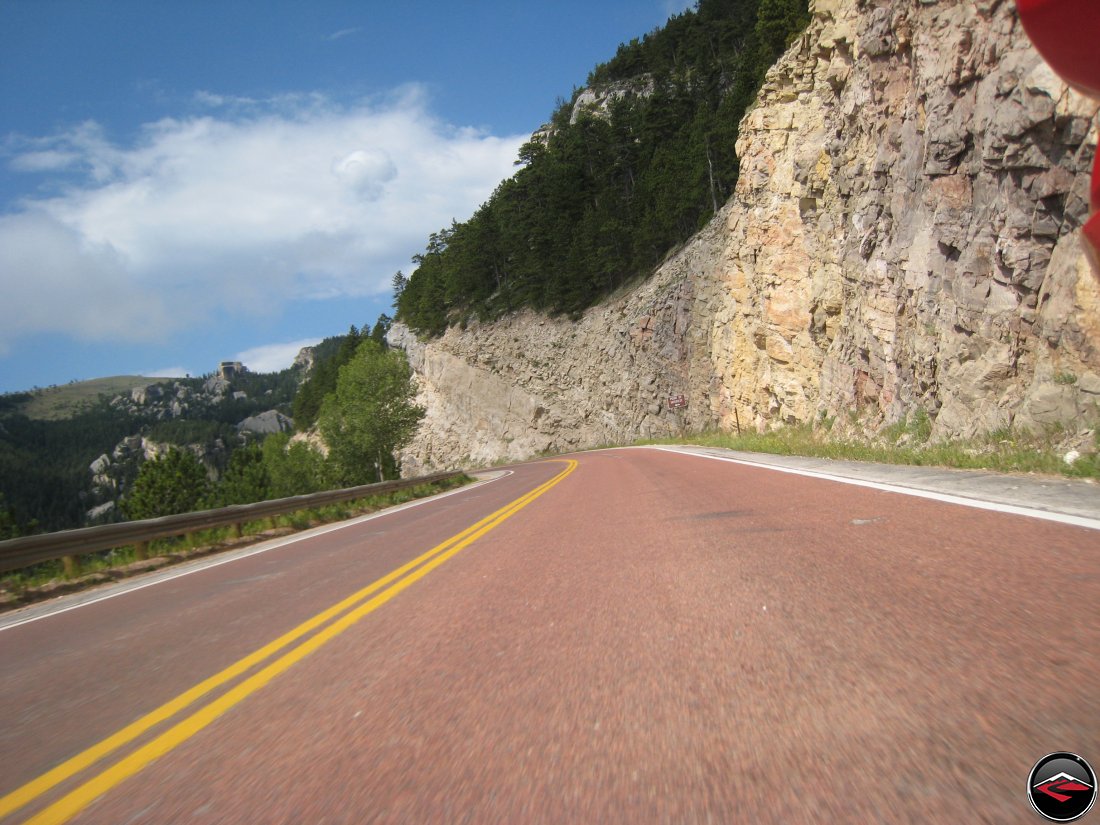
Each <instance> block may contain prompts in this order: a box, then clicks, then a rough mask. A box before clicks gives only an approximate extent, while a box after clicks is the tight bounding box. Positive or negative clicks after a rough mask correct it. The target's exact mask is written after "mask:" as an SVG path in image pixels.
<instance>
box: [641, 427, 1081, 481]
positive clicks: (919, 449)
mask: <svg viewBox="0 0 1100 825" xmlns="http://www.w3.org/2000/svg"><path fill="white" fill-rule="evenodd" d="M930 434H931V424H930V422H929V420H928V417H927V415H924V414H921V413H918V414H917V415H915V416H911V417H910V420H908V421H906V422H902V423H900V424H895V425H892V426H890V427H887V428H885V429H884V430H883V431H882V432H880V433H879V434H878V435H877V436H875V437H863V438H859V437H851V436H849V437H844V436H840V435H836V434H834V432H833V422H832V421H830V420H828V419H822V420H821V421H820V422H819V423H818V425H817V426H816V427H814V426H811V425H808V424H804V425H798V426H787V427H782V428H780V429H776V430H772V431H770V432H766V433H755V432H754V433H742V434H741V435H736V434H733V433H719V432H701V433H693V434H687V435H685V436H683V437H679V438H670V439H659V440H654V441H645V442H638V443H648V444H697V445H700V446H704V447H724V448H726V449H731V450H744V451H747V452H757V453H771V454H773V455H797V456H807V457H812V458H835V459H844V460H849V461H874V462H879V463H882V464H909V465H915V466H927V467H955V468H959V469H971V470H993V471H996V472H1004V473H1045V474H1049V475H1063V476H1069V477H1076V478H1100V455H1098V454H1097V453H1096V452H1093V453H1091V454H1087V453H1085V452H1084V451H1082V453H1083V454H1082V455H1081V457H1080V458H1079V459H1077V461H1075V462H1074V463H1073V464H1072V465H1071V464H1067V463H1066V462H1065V461H1064V460H1063V456H1064V455H1065V453H1066V449H1065V448H1064V446H1063V443H1064V434H1063V433H1062V432H1061V431H1058V430H1051V431H1050V432H1048V433H1043V434H1034V433H1023V432H1015V431H1002V432H997V433H992V434H990V435H988V436H986V437H984V438H979V439H969V440H956V441H943V442H939V441H937V442H932V441H930V440H929V436H930ZM1098 436H1100V431H1098ZM1094 440H1095V445H1096V446H1097V447H1100V437H1094Z"/></svg>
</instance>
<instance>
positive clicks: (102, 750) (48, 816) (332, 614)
mask: <svg viewBox="0 0 1100 825" xmlns="http://www.w3.org/2000/svg"><path fill="white" fill-rule="evenodd" d="M565 463H566V465H567V466H566V468H565V469H564V470H562V471H561V472H560V473H558V474H557V475H556V476H554V477H553V478H552V479H550V480H549V481H547V482H545V483H544V484H541V485H539V486H538V487H536V488H535V489H534V490H531V491H530V492H529V493H527V494H526V495H523V496H520V497H519V498H517V499H516V500H515V501H513V502H511V503H510V504H507V505H505V506H504V507H502V508H500V509H499V510H497V511H496V512H495V513H491V514H490V515H488V516H486V517H485V518H483V519H482V520H481V521H479V522H477V523H476V524H473V525H471V526H470V527H467V528H466V529H465V530H463V531H462V532H461V533H458V534H456V535H454V536H451V538H449V539H447V540H446V541H444V542H443V543H442V544H438V545H436V546H435V547H433V548H432V549H431V550H429V551H428V552H426V553H424V554H423V555H421V556H418V557H417V558H415V559H413V560H412V561H410V562H408V563H407V564H404V565H402V566H401V567H398V568H397V569H396V570H394V571H392V572H391V573H387V574H386V575H385V576H383V577H382V578H380V579H378V580H377V581H375V582H373V583H371V584H370V585H368V586H367V587H364V588H363V589H362V590H360V591H358V592H357V593H353V594H352V595H351V596H348V597H347V598H346V599H344V600H343V601H341V602H339V603H337V604H334V605H333V606H332V607H330V608H328V609H327V610H324V611H322V612H321V613H318V614H317V615H316V616H314V617H313V618H311V619H309V620H308V621H306V622H303V623H302V624H300V625H298V626H297V627H296V628H294V629H293V630H291V631H290V632H288V633H285V634H283V635H282V636H280V637H279V638H278V639H275V641H273V642H271V643H270V644H267V645H265V646H264V647H261V648H260V649H259V650H257V651H255V652H254V653H251V654H249V655H248V656H245V657H244V658H243V659H240V660H239V661H237V662H234V663H233V664H232V665H230V666H229V667H227V668H225V670H222V671H221V672H220V673H217V674H215V675H214V676H211V677H210V678H209V679H206V680H205V681H203V682H200V683H199V684H197V685H195V686H194V687H193V688H191V689H189V690H187V691H184V692H183V693H181V694H180V695H179V696H177V697H176V698H174V699H172V700H171V701H169V702H166V703H165V704H163V705H161V706H160V707H159V708H157V709H156V710H154V711H151V712H150V713H147V714H146V715H145V716H142V717H141V718H140V719H138V720H137V721H135V722H132V723H131V724H129V725H127V726H126V727H125V728H123V729H122V730H120V731H118V732H117V733H115V734H113V735H111V736H109V737H107V738H106V739H104V740H102V741H101V742H99V743H97V744H95V745H93V746H92V747H90V748H88V749H87V750H85V751H83V752H81V753H79V754H77V755H76V756H74V757H72V758H71V759H69V760H67V761H65V762H63V763H61V764H60V765H58V766H57V767H56V768H53V769H52V770H50V771H47V772H46V773H44V774H42V775H41V776H39V777H38V778H36V779H33V780H31V781H30V782H28V783H27V784H26V785H23V786H22V787H20V788H17V789H16V790H14V791H12V792H11V793H9V794H7V795H6V796H4V797H2V798H0V818H2V817H6V816H8V815H9V814H11V813H12V812H14V811H16V810H18V809H19V808H22V807H23V806H24V805H26V804H28V803H30V802H32V801H33V800H35V799H37V798H38V797H39V796H41V795H42V794H44V793H46V792H47V791H48V790H50V789H51V788H53V787H55V786H56V785H58V784H60V783H61V782H64V781H66V780H67V779H70V778H71V777H73V776H75V775H76V774H78V773H80V772H81V771H83V770H85V769H87V768H89V767H91V766H92V765H94V764H95V763H97V762H99V761H100V760H101V759H103V758H105V757H106V756H108V755H109V754H111V753H113V752H114V751H116V750H117V749H119V748H121V747H123V746H124V745H126V744H128V743H129V742H132V741H133V740H135V739H136V738H138V737H139V736H141V735H142V734H143V733H145V732H146V731H148V730H149V729H150V728H153V727H154V726H156V725H158V724H160V723H161V722H164V721H165V720H167V719H170V718H171V717H173V716H175V715H176V714H177V713H179V712H180V711H182V710H183V709H185V708H187V707H189V706H191V705H192V704H194V703H195V702H197V701H198V700H199V699H201V698H202V697H203V696H205V695H206V694H208V693H210V692H211V691H213V690H214V689H215V688H217V687H219V686H221V685H223V684H225V683H226V682H228V681H230V680H232V679H234V678H236V677H237V676H240V675H241V674H243V673H246V672H247V671H249V670H251V669H252V668H253V667H254V666H256V665H258V664H260V663H261V662H264V661H266V660H267V659H270V658H271V657H272V656H274V655H275V654H276V653H278V652H280V651H282V650H283V649H284V648H287V647H290V646H291V645H293V644H294V643H295V642H297V641H298V640H299V639H301V638H302V637H303V636H306V635H307V634H309V633H311V632H312V631H314V630H316V629H317V628H322V629H321V630H319V631H318V632H317V633H316V634H314V635H313V636H311V637H310V638H308V639H307V640H306V641H304V642H302V643H301V644H299V645H298V646H297V647H292V648H291V649H290V650H288V651H287V652H285V653H283V654H282V655H281V656H279V658H277V659H275V660H274V661H273V662H271V663H270V664H268V665H267V666H266V667H264V668H263V669H262V670H259V671H257V672H256V673H254V674H253V675H251V676H249V677H248V678H247V679H245V680H244V681H242V682H240V683H239V684H237V685H235V686H234V687H232V688H231V689H229V690H228V691H226V692H225V693H224V694H222V695H221V696H220V697H218V698H217V699H215V700H214V701H212V702H210V703H209V704H207V705H204V706H203V707H201V708H199V709H198V710H196V711H195V712H194V713H192V714H191V715H190V716H188V717H186V718H185V719H183V720H181V721H179V722H177V723H176V724H175V725H173V726H172V727H171V728H169V729H168V730H166V731H164V732H163V733H161V734H160V735H159V736H157V737H156V738H155V739H152V740H151V741H149V742H148V743H146V744H144V745H142V746H141V747H140V748H138V749H137V750H135V751H134V752H133V753H131V754H129V755H128V756H126V757H124V758H122V759H121V760H119V761H118V762H116V763H115V764H113V765H111V766H110V767H108V768H106V769H105V770H103V771H102V772H101V773H99V774H97V775H96V776H94V777H93V778H92V779H89V780H88V781H87V782H85V783H84V784H83V785H80V786H79V787H77V788H76V789H74V790H72V791H71V792H69V793H68V794H66V795H65V796H63V797H62V798H61V799H59V800H57V801H56V802H54V803H53V804H52V805H50V806H49V807H47V808H45V809H43V810H42V811H41V812H40V813H38V814H37V815H36V816H34V817H32V818H31V819H29V820H27V822H28V824H29V823H34V825H44V824H45V823H60V822H66V821H68V820H69V819H70V818H72V817H73V816H75V815H76V814H77V813H79V812H80V811H81V810H82V809H83V808H85V807H86V806H87V805H89V804H90V803H91V802H92V801H93V800H95V799H96V798H98V797H100V796H102V795H103V794H104V793H106V792H107V791H109V790H110V789H111V788H113V787H115V786H116V785H118V784H119V783H120V782H122V781H124V780H125V779H128V778H129V777H131V776H133V775H134V774H136V773H138V772H139V771H141V770H142V769H143V768H145V766H146V765H148V764H149V763H150V762H152V761H153V760H154V759H157V758H158V757H160V756H163V755H164V754H166V753H168V752H169V751H170V750H172V749H173V748H175V747H176V746H177V745H180V744H181V743H183V742H185V741H186V740H188V739H190V738H191V737H192V736H194V735H195V734H196V733H198V732H199V731H200V730H202V729H203V728H205V727H206V726H207V725H209V724H210V723H211V722H213V721H214V720H215V719H217V718H218V717H219V716H221V715H222V714H224V713H225V712H226V711H228V710H229V709H230V708H232V707H233V706H234V705H236V704H238V703H240V702H242V701H243V700H244V699H246V698H247V697H248V696H250V695H252V694H253V693H255V692H256V691H257V690H259V689H260V688H262V687H263V686H264V685H266V684H267V683H268V682H270V681H271V680H272V679H274V678H275V677H276V676H278V675H279V674H280V673H283V672H284V671H286V670H288V669H289V668H290V667H291V666H293V665H294V664H296V663H298V662H300V661H301V660H302V659H304V658H305V657H306V656H308V655H309V654H310V653H313V652H314V651H315V650H317V649H318V648H320V647H322V646H323V645H325V644H327V643H328V642H330V641H332V640H333V639H334V638H336V637H337V636H339V635H340V634H341V633H343V632H344V631H345V630H347V629H348V628H349V627H351V626H352V625H353V624H355V623H356V622H358V621H359V620H360V619H362V618H363V617H364V616H366V615H367V614H369V613H372V612H373V611H375V610H377V609H378V608H379V607H381V606H382V605H384V604H385V603H386V602H388V601H389V600H390V599H392V598H393V597H394V596H396V595H397V594H398V593H400V592H401V591H402V590H404V589H405V588H407V587H409V586H410V585H412V584H414V583H415V582H417V581H419V580H420V579H422V578H424V577H425V576H426V575H428V574H429V573H430V572H432V571H433V570H435V569H436V568H437V567H439V566H440V565H441V564H443V563H444V562H446V561H447V560H448V559H450V558H451V557H452V556H454V555H455V554H456V553H458V552H460V551H461V550H462V549H463V548H465V547H468V546H469V545H471V544H473V543H474V542H475V541H477V540H478V539H479V538H481V537H482V536H484V535H485V534H486V533H488V532H489V531H490V530H492V529H493V528H494V527H496V526H497V525H499V524H500V523H501V522H503V521H505V520H506V519H508V518H510V517H511V516H513V515H515V514H516V513H518V512H519V511H520V510H522V509H523V508H524V507H526V506H527V505H528V504H530V503H531V502H532V501H534V500H535V499H537V498H538V497H539V496H541V495H542V494H543V493H545V492H546V491H547V490H549V489H550V488H551V487H553V486H555V485H556V484H558V483H559V482H561V481H562V480H563V479H564V478H565V477H566V476H568V475H569V474H570V473H572V472H573V471H574V470H575V469H576V468H577V462H576V461H574V460H572V459H567V460H565ZM372 595H373V598H369V597H371V596H372ZM364 600H366V601H364ZM357 605H358V606H357ZM345 611H349V612H345ZM341 614H344V615H342V616H341ZM338 616H339V617H340V618H338V619H336V621H331V620H333V619H335V618H336V617H338ZM329 622H331V623H329Z"/></svg>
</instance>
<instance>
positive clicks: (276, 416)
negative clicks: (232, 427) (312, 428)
mask: <svg viewBox="0 0 1100 825" xmlns="http://www.w3.org/2000/svg"><path fill="white" fill-rule="evenodd" d="M293 429H294V422H293V421H291V420H290V419H289V418H287V417H286V416H285V415H283V414H282V413H281V412H279V411H278V410H266V411H265V412H262V413H258V414H257V415H250V416H249V417H248V418H246V419H245V420H244V421H242V422H241V423H240V424H238V425H237V430H238V432H242V433H244V432H249V433H253V434H254V435H270V434H271V433H286V432H290V431H291V430H293Z"/></svg>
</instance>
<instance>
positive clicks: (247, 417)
mask: <svg viewBox="0 0 1100 825" xmlns="http://www.w3.org/2000/svg"><path fill="white" fill-rule="evenodd" d="M303 376H304V371H303V370H302V369H301V368H291V369H287V370H283V371H282V372H278V373H270V374H263V373H248V372H246V373H244V374H243V375H239V376H235V377H234V378H233V379H232V380H230V381H226V380H224V379H222V378H219V377H217V376H213V375H210V376H203V377H199V378H146V377H140V376H116V377H113V378H100V379H96V380H94V381H82V382H78V383H73V384H67V385H65V386H60V387H50V388H47V389H42V390H34V391H32V392H26V393H9V394H7V395H3V396H0V515H3V514H4V513H8V514H9V515H10V518H11V519H12V520H14V522H15V524H16V525H17V526H18V528H19V529H20V530H22V531H34V530H60V529H65V528H70V527H80V526H82V525H84V524H85V523H87V522H88V521H89V520H112V519H115V518H117V517H118V515H117V510H116V509H115V508H114V506H113V505H112V502H116V503H117V501H118V499H119V498H120V497H121V496H122V495H124V494H125V492H126V490H127V486H128V484H129V483H130V481H132V479H133V478H134V477H135V476H136V474H137V471H138V469H139V467H140V464H141V462H142V461H144V460H145V459H146V458H148V457H150V456H152V455H157V454H160V452H162V451H163V450H164V449H166V447H167V445H177V446H180V447H187V448H188V449H190V450H191V451H192V452H193V453H195V454H196V455H197V456H198V457H200V459H201V460H202V461H203V464H204V465H205V466H206V468H207V472H208V473H210V474H211V475H217V474H218V473H220V472H221V471H222V470H223V469H224V468H225V466H226V464H227V463H228V460H229V456H230V455H231V454H232V452H233V450H234V449H236V447H238V446H240V445H241V444H243V443H245V441H246V440H248V438H249V437H248V436H244V435H242V433H241V431H242V430H243V429H245V426H242V425H243V424H245V422H248V421H251V422H253V423H251V424H250V425H246V426H251V427H252V428H253V430H254V431H255V430H256V429H257V428H259V429H261V430H264V432H254V435H253V436H251V437H252V438H262V437H263V435H264V434H266V432H267V431H270V430H271V428H272V427H276V428H286V427H289V426H290V422H289V415H290V411H291V402H292V401H293V398H294V396H295V394H296V393H297V391H298V386H299V384H300V382H301V380H302V378H303ZM265 414H266V415H265ZM278 415H282V416H284V417H285V418H283V419H280V418H279V417H278ZM93 464H94V465H95V467H94V468H93V466H92V465H93ZM106 505H111V506H109V507H108V506H106Z"/></svg>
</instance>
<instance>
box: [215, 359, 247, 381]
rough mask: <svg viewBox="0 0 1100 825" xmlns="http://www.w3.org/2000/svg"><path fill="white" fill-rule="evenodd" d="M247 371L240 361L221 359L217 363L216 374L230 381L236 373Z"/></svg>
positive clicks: (242, 373) (241, 373) (240, 373)
mask: <svg viewBox="0 0 1100 825" xmlns="http://www.w3.org/2000/svg"><path fill="white" fill-rule="evenodd" d="M246 372H248V370H247V369H245V366H244V364H242V363H241V362H240V361H222V362H221V363H220V364H218V375H219V376H221V377H222V378H224V379H225V380H226V381H232V380H233V379H234V378H236V377H237V376H238V375H244V374H245V373H246Z"/></svg>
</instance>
